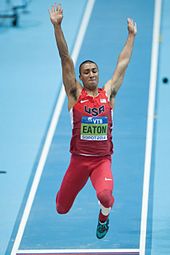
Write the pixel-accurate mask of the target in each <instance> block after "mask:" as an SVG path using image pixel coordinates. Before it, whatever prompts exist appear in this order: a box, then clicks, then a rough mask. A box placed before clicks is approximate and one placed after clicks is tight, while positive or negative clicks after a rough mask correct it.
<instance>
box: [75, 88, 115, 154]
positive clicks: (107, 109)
mask: <svg viewBox="0 0 170 255" xmlns="http://www.w3.org/2000/svg"><path fill="white" fill-rule="evenodd" d="M71 113H72V120H73V130H72V139H71V143H70V152H71V153H72V154H77V155H87V156H88V155H89V156H90V155H91V156H105V155H111V154H112V153H113V144H112V134H111V132H112V108H111V105H110V102H109V101H108V97H107V96H106V93H105V91H104V89H100V88H99V89H98V95H97V96H96V97H92V96H89V95H88V94H87V92H86V90H85V89H83V90H82V92H81V95H80V97H79V99H78V102H77V103H76V104H75V105H74V107H73V109H72V111H71Z"/></svg>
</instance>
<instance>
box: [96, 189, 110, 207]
mask: <svg viewBox="0 0 170 255" xmlns="http://www.w3.org/2000/svg"><path fill="white" fill-rule="evenodd" d="M97 198H98V199H99V201H100V203H101V204H102V205H103V206H105V207H106V208H109V207H112V206H113V203H114V197H113V195H112V191H111V190H103V191H101V192H99V193H98V194H97Z"/></svg>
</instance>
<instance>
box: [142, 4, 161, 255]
mask: <svg viewBox="0 0 170 255" xmlns="http://www.w3.org/2000/svg"><path fill="white" fill-rule="evenodd" d="M161 7H162V0H155V10H154V27H153V39H152V58H151V73H150V89H149V105H148V117H147V133H146V148H145V166H144V181H143V198H142V214H141V229H140V255H145V249H146V231H147V216H148V199H149V183H150V171H151V159H152V143H153V126H154V110H155V94H156V82H157V68H158V53H159V34H160V22H161Z"/></svg>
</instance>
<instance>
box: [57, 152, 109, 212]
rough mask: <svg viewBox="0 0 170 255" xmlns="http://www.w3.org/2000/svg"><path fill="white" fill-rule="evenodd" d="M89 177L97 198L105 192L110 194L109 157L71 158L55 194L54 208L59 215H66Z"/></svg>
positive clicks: (77, 156) (74, 156) (75, 156)
mask: <svg viewBox="0 0 170 255" xmlns="http://www.w3.org/2000/svg"><path fill="white" fill-rule="evenodd" d="M89 177H90V180H91V182H92V185H93V187H94V189H95V190H96V195H97V196H98V194H99V193H101V192H103V191H105V190H107V191H109V192H110V194H112V191H113V176H112V171H111V156H102V157H101V156H100V157H97V156H81V155H72V156H71V160H70V165H69V167H68V169H67V171H66V173H65V176H64V178H63V181H62V183H61V187H60V189H59V192H58V193H57V198H56V207H57V211H58V212H59V213H67V212H68V211H69V210H70V208H71V206H72V204H73V202H74V199H75V198H76V196H77V194H78V193H79V191H80V190H81V189H82V188H83V187H84V185H85V184H86V182H87V180H88V178H89ZM112 200H113V199H112Z"/></svg>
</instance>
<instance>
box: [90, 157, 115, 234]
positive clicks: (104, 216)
mask: <svg viewBox="0 0 170 255" xmlns="http://www.w3.org/2000/svg"><path fill="white" fill-rule="evenodd" d="M98 160H99V162H98V164H96V168H95V169H94V170H93V171H92V174H91V176H90V178H91V181H92V184H93V186H94V188H95V190H96V194H97V198H98V200H99V203H100V213H99V218H98V225H97V231H96V236H97V238H99V239H101V238H103V237H104V236H105V235H106V234H107V232H108V230H109V219H108V217H109V213H110V210H111V208H112V206H113V203H114V198H113V195H112V191H113V176H112V171H111V157H104V158H101V157H100V159H99V158H98Z"/></svg>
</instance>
